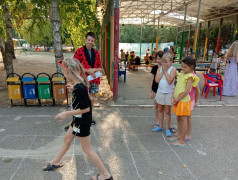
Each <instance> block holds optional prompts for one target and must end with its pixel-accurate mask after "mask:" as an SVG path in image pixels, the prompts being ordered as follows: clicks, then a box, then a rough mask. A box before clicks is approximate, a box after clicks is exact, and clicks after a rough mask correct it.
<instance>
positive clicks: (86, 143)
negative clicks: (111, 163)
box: [78, 136, 111, 179]
mask: <svg viewBox="0 0 238 180" xmlns="http://www.w3.org/2000/svg"><path fill="white" fill-rule="evenodd" d="M78 139H79V141H80V144H81V145H82V148H83V151H84V152H85V153H86V154H87V156H88V157H89V158H90V159H91V161H92V162H93V164H94V165H95V166H96V167H97V168H98V169H99V171H100V179H108V178H110V177H111V175H110V173H109V172H108V171H107V169H106V168H105V166H104V164H103V162H102V160H101V159H100V157H99V156H98V155H97V153H96V152H95V151H94V150H93V148H92V145H91V138H90V136H87V137H78ZM92 179H96V176H93V177H92Z"/></svg>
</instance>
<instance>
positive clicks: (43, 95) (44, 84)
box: [36, 73, 53, 105]
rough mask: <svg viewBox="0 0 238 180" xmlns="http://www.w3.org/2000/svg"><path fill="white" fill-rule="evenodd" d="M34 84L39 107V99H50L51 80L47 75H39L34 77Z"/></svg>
mask: <svg viewBox="0 0 238 180" xmlns="http://www.w3.org/2000/svg"><path fill="white" fill-rule="evenodd" d="M40 76H42V77H40ZM36 82H37V90H38V98H39V102H40V105H41V99H51V98H52V92H51V78H50V76H49V74H47V73H40V74H38V75H37V76H36ZM52 102H53V101H52Z"/></svg>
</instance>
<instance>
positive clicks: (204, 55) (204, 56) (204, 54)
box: [202, 22, 209, 62]
mask: <svg viewBox="0 0 238 180" xmlns="http://www.w3.org/2000/svg"><path fill="white" fill-rule="evenodd" d="M208 23H209V22H208ZM208 31H209V26H208V28H207V31H206V41H205V46H204V53H203V59H202V61H203V62H205V58H206V53H207V42H208V38H207V34H208Z"/></svg>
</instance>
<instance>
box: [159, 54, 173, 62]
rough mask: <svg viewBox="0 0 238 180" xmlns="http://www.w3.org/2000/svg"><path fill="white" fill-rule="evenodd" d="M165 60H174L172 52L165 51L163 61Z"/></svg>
mask: <svg viewBox="0 0 238 180" xmlns="http://www.w3.org/2000/svg"><path fill="white" fill-rule="evenodd" d="M165 61H173V56H172V55H171V54H170V53H164V55H163V56H162V58H161V62H165Z"/></svg>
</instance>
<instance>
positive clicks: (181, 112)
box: [173, 101, 191, 116]
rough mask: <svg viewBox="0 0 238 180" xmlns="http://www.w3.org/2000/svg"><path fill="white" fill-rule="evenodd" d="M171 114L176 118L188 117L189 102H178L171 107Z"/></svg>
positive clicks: (189, 112) (189, 111)
mask: <svg viewBox="0 0 238 180" xmlns="http://www.w3.org/2000/svg"><path fill="white" fill-rule="evenodd" d="M173 113H174V114H176V116H190V115H191V101H188V102H180V101H179V102H178V103H177V104H176V105H174V106H173Z"/></svg>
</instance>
